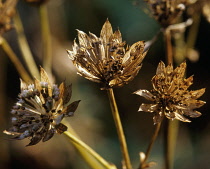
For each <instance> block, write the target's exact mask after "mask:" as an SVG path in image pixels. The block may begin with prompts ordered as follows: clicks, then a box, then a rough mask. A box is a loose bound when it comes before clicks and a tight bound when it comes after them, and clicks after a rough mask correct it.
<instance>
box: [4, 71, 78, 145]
mask: <svg viewBox="0 0 210 169" xmlns="http://www.w3.org/2000/svg"><path fill="white" fill-rule="evenodd" d="M71 93H72V89H71V85H69V86H66V85H65V83H61V84H60V86H59V87H58V86H57V85H56V84H52V83H51V81H50V79H49V78H48V75H47V73H46V72H45V71H44V69H42V68H41V81H39V80H37V79H35V80H34V83H33V84H30V85H28V84H26V83H25V82H23V81H22V80H21V93H20V94H19V96H18V102H17V103H16V104H15V106H13V108H12V110H11V113H12V114H13V117H12V127H11V128H9V129H8V130H5V131H4V133H6V134H9V135H14V136H15V137H14V139H17V140H21V139H24V138H30V143H29V144H28V145H27V146H31V145H35V144H37V143H38V142H40V141H41V140H42V141H43V142H45V141H48V140H49V139H51V138H52V137H53V135H54V134H55V133H59V134H62V133H63V132H64V131H66V130H67V127H66V126H65V125H64V124H62V123H61V120H62V119H63V118H64V117H70V116H73V114H74V112H75V111H76V109H77V106H78V104H79V102H80V100H79V101H75V102H73V103H71V104H68V102H69V101H70V99H71Z"/></svg>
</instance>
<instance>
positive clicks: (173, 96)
mask: <svg viewBox="0 0 210 169" xmlns="http://www.w3.org/2000/svg"><path fill="white" fill-rule="evenodd" d="M185 69H186V62H183V63H182V64H180V66H179V67H177V68H176V69H174V70H173V66H172V65H168V66H167V67H165V64H164V63H163V62H160V63H159V65H158V68H157V72H156V75H155V76H154V77H153V78H152V85H153V90H151V92H149V91H147V90H138V91H136V92H135V94H137V95H140V96H143V97H144V98H146V99H147V100H150V101H153V103H152V104H145V103H142V104H141V106H140V108H139V111H145V112H150V113H153V115H154V117H153V121H154V123H155V124H156V123H160V122H161V121H162V119H163V117H164V115H165V116H166V117H167V118H168V119H171V120H173V119H177V120H180V121H183V122H190V120H189V119H187V118H186V117H185V116H189V117H193V118H196V117H199V116H200V115H201V113H200V112H198V111H196V110H194V109H196V108H199V107H201V106H203V105H204V104H205V102H204V101H201V100H196V99H198V98H199V97H201V96H202V95H203V94H204V92H205V89H204V88H203V89H200V90H195V91H188V88H189V87H190V86H191V85H192V84H193V76H191V77H189V78H187V79H184V74H185Z"/></svg>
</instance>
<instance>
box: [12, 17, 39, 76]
mask: <svg viewBox="0 0 210 169" xmlns="http://www.w3.org/2000/svg"><path fill="white" fill-rule="evenodd" d="M14 21H15V27H16V31H17V34H18V43H19V46H20V49H21V52H22V55H23V59H24V60H25V62H26V66H27V68H28V70H29V72H30V74H31V75H32V76H33V77H34V76H35V77H36V78H39V76H40V74H39V70H38V68H37V66H36V63H35V61H34V58H33V55H32V53H31V50H30V47H29V45H28V42H27V39H26V36H25V33H24V29H23V25H22V22H21V19H20V16H19V15H18V13H17V14H16V15H15V17H14Z"/></svg>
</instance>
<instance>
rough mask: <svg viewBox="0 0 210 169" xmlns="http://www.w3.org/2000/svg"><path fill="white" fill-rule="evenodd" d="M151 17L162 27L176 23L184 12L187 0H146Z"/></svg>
mask: <svg viewBox="0 0 210 169" xmlns="http://www.w3.org/2000/svg"><path fill="white" fill-rule="evenodd" d="M146 2H147V3H148V5H149V7H150V9H151V12H152V15H153V16H154V18H155V19H156V20H157V21H158V22H159V23H160V24H161V25H162V26H163V27H167V26H169V25H171V24H174V22H176V20H177V18H178V17H179V16H180V15H181V14H182V12H183V11H184V10H185V8H186V5H187V4H188V0H146Z"/></svg>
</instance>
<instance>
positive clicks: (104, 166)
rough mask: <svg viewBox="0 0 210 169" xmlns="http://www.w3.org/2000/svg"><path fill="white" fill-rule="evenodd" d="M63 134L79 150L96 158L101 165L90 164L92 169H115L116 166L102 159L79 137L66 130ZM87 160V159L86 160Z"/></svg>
mask: <svg viewBox="0 0 210 169" xmlns="http://www.w3.org/2000/svg"><path fill="white" fill-rule="evenodd" d="M64 134H65V135H66V136H67V137H68V138H69V139H70V140H71V142H72V143H73V144H74V145H75V146H76V147H77V148H78V147H80V150H81V149H83V150H85V151H86V152H87V153H88V154H90V155H91V156H92V157H93V158H95V159H96V161H97V162H98V163H100V164H101V167H99V165H97V166H96V165H92V164H90V165H91V167H92V168H94V169H116V167H115V166H114V165H112V164H110V163H108V162H107V161H106V160H104V159H103V158H102V157H101V156H100V155H99V154H98V153H96V152H95V151H94V150H93V149H92V148H90V147H89V146H88V145H87V144H85V143H84V142H82V141H81V140H80V139H78V138H77V137H76V136H74V135H73V134H71V133H70V132H68V131H66V132H64ZM86 161H87V162H89V160H86Z"/></svg>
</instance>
